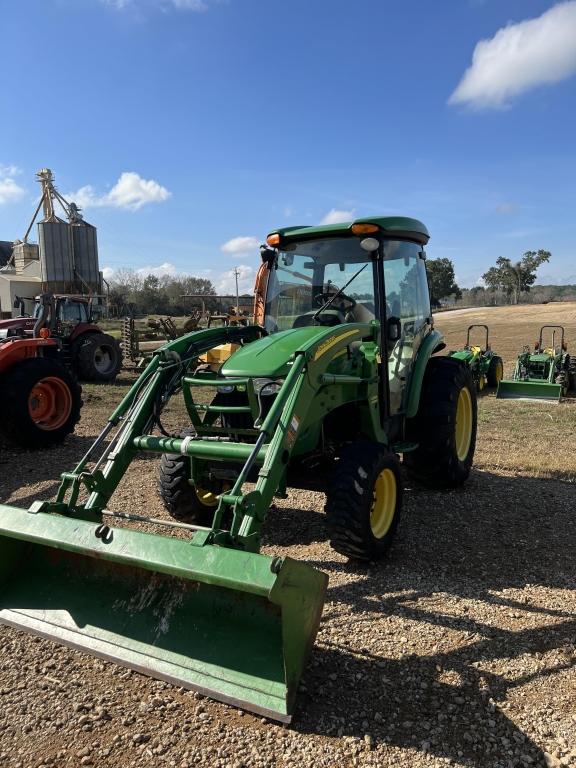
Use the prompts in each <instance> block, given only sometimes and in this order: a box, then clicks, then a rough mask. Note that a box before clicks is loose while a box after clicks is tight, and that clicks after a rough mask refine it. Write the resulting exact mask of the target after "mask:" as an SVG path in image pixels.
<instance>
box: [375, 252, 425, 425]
mask: <svg viewBox="0 0 576 768" xmlns="http://www.w3.org/2000/svg"><path fill="white" fill-rule="evenodd" d="M383 250H384V289H385V298H386V321H385V322H386V324H385V329H386V330H385V332H386V337H387V347H388V389H389V396H390V415H391V416H394V415H395V414H398V413H401V412H402V411H403V409H404V393H405V391H406V384H407V382H408V380H409V377H410V374H411V371H412V366H413V364H414V360H415V359H416V355H417V353H418V349H419V347H420V344H421V343H422V339H423V338H424V336H425V335H426V334H427V332H428V329H429V325H430V323H431V321H432V313H431V310H430V298H429V294H428V281H427V277H426V264H425V260H424V259H425V256H424V251H423V247H422V246H421V245H419V244H418V243H411V242H408V241H404V240H387V241H384V244H383Z"/></svg>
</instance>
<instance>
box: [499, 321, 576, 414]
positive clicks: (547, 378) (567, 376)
mask: <svg viewBox="0 0 576 768" xmlns="http://www.w3.org/2000/svg"><path fill="white" fill-rule="evenodd" d="M545 331H549V332H550V334H551V342H552V344H551V346H549V347H546V346H544V340H543V338H544V333H545ZM558 339H559V342H560V343H557V342H558ZM575 362H576V359H575V358H571V357H570V355H569V354H568V350H567V346H566V342H565V341H564V328H563V327H562V326H561V325H543V326H542V328H541V329H540V335H539V337H538V341H537V342H536V344H535V345H534V349H533V350H531V349H530V347H529V346H525V347H524V349H523V350H522V352H521V353H520V354H519V355H518V360H517V361H516V366H515V368H514V373H513V374H512V379H509V380H504V379H503V380H502V381H501V382H500V385H499V387H498V392H497V397H501V398H508V399H511V398H527V399H536V400H555V401H556V402H559V401H560V399H561V398H562V397H564V396H566V395H567V394H568V390H569V389H574V388H576V387H575V385H576V381H575V377H576V368H575V365H574V363H575Z"/></svg>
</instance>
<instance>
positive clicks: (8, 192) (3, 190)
mask: <svg viewBox="0 0 576 768" xmlns="http://www.w3.org/2000/svg"><path fill="white" fill-rule="evenodd" d="M21 173H22V171H21V170H20V168H17V167H16V166H15V165H0V205H4V204H5V203H15V202H17V201H18V200H20V199H21V198H22V197H24V194H25V192H26V190H25V189H24V187H21V186H20V185H19V184H17V183H16V182H15V181H14V176H19V175H20V174H21Z"/></svg>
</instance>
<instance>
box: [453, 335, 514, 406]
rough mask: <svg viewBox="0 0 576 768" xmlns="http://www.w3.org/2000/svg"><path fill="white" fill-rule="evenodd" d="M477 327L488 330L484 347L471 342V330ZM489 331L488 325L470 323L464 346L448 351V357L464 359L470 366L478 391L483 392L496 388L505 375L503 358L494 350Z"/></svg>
mask: <svg viewBox="0 0 576 768" xmlns="http://www.w3.org/2000/svg"><path fill="white" fill-rule="evenodd" d="M475 328H483V329H484V331H485V332H486V338H485V341H484V348H482V347H481V346H479V345H474V344H470V331H473V330H474V329H475ZM488 333H489V331H488V326H487V325H469V326H468V331H467V332H466V344H465V346H464V348H463V349H459V350H457V351H455V352H449V353H448V357H451V358H453V359H456V360H462V362H463V363H465V364H466V365H467V366H468V367H469V368H470V372H471V373H472V378H473V379H474V384H475V385H476V391H477V392H482V390H483V389H485V388H486V387H491V388H494V389H495V388H496V387H497V386H498V384H499V383H500V380H501V379H502V378H503V376H504V364H503V363H502V358H501V357H499V356H498V355H496V354H495V353H494V352H493V351H492V348H491V346H490V343H489V339H488Z"/></svg>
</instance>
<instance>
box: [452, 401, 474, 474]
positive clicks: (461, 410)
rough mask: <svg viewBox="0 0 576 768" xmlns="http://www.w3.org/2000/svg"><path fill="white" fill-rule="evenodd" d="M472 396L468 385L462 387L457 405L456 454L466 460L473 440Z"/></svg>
mask: <svg viewBox="0 0 576 768" xmlns="http://www.w3.org/2000/svg"><path fill="white" fill-rule="evenodd" d="M472 423H473V414H472V397H471V395H470V390H469V389H468V387H462V389H461V390H460V394H459V395H458V405H457V406H456V435H455V437H456V455H457V456H458V458H459V459H460V461H464V459H465V458H466V456H468V452H469V450H470V443H471V442H472Z"/></svg>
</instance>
